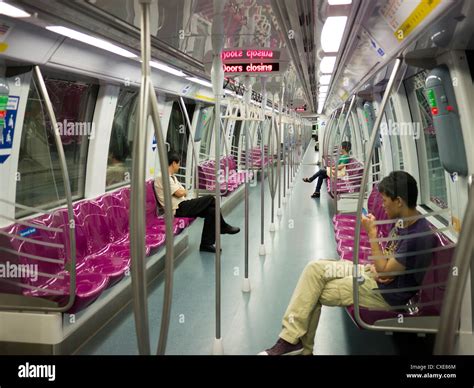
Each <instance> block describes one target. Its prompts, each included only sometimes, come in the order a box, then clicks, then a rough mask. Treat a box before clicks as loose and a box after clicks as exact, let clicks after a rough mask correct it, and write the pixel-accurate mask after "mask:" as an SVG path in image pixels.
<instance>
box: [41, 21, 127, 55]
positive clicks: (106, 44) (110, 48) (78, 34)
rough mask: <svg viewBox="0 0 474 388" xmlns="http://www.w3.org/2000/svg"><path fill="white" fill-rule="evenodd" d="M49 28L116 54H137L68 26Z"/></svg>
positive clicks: (48, 28)
mask: <svg viewBox="0 0 474 388" xmlns="http://www.w3.org/2000/svg"><path fill="white" fill-rule="evenodd" d="M46 29H47V30H50V31H53V32H55V33H56V34H60V35H64V36H67V37H68V38H71V39H74V40H78V41H80V42H83V43H87V44H90V45H91V46H95V47H98V48H101V49H103V50H107V51H110V52H112V53H114V54H118V55H121V56H122V57H127V58H135V57H136V55H135V54H134V53H132V52H130V51H127V50H124V49H123V48H121V47H119V46H116V45H115V44H112V43H109V42H107V41H105V40H103V39H98V38H94V37H93V36H90V35H87V34H83V33H82V32H79V31H75V30H72V29H70V28H67V27H62V26H48V27H46Z"/></svg>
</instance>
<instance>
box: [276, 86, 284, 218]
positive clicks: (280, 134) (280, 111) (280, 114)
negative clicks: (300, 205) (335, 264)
mask: <svg viewBox="0 0 474 388" xmlns="http://www.w3.org/2000/svg"><path fill="white" fill-rule="evenodd" d="M284 93H285V84H284V83H282V84H281V89H280V103H279V104H278V122H279V128H278V162H277V166H278V209H277V216H281V215H282V211H281V194H282V193H281V170H282V168H281V158H282V156H283V152H285V151H284V150H285V147H284V144H283V150H282V149H281V144H282V137H283V95H284ZM282 151H283V152H282Z"/></svg>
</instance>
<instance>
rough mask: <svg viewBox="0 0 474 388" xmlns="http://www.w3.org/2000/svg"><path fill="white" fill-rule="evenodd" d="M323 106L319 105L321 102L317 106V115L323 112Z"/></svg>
mask: <svg viewBox="0 0 474 388" xmlns="http://www.w3.org/2000/svg"><path fill="white" fill-rule="evenodd" d="M323 108H324V106H323V105H321V104H319V106H318V115H320V114H321V113H323Z"/></svg>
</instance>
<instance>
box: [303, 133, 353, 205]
mask: <svg viewBox="0 0 474 388" xmlns="http://www.w3.org/2000/svg"><path fill="white" fill-rule="evenodd" d="M350 150H351V143H350V142H348V141H343V142H342V144H341V156H340V158H339V161H338V163H337V176H338V177H342V176H344V175H346V171H345V170H346V164H348V163H349V160H350V158H349V151H350ZM329 173H330V174H333V173H332V172H331V171H330V172H329ZM327 177H328V174H327V171H326V169H324V168H321V169H319V170H318V171H317V172H316V174H314V175H313V176H312V177H310V178H303V182H308V183H309V182H312V181H314V180H315V179H316V178H317V179H318V181H317V182H316V190H315V191H314V193H313V194H312V195H311V198H319V197H320V195H321V194H320V192H321V186H322V185H323V181H324V180H325V179H326V178H327Z"/></svg>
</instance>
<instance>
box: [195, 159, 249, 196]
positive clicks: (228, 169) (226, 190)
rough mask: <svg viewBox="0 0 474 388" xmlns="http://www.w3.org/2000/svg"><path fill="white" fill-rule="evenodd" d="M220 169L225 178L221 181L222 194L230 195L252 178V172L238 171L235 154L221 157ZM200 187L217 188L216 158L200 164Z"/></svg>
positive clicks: (210, 189)
mask: <svg viewBox="0 0 474 388" xmlns="http://www.w3.org/2000/svg"><path fill="white" fill-rule="evenodd" d="M219 167H220V170H221V171H222V173H223V174H224V177H225V180H224V181H223V182H220V186H221V194H222V195H224V196H225V195H228V194H230V193H232V192H234V191H235V190H236V189H237V188H238V187H239V186H240V185H242V184H244V183H245V182H246V180H247V179H252V176H253V174H252V172H249V173H247V172H246V171H237V163H236V162H235V159H234V157H233V156H231V155H229V156H225V157H222V158H221V159H220V166H219ZM198 173H199V188H200V189H204V190H209V191H212V190H215V187H216V184H215V160H212V159H211V160H206V161H204V162H202V163H201V164H200V165H199V166H198Z"/></svg>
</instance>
